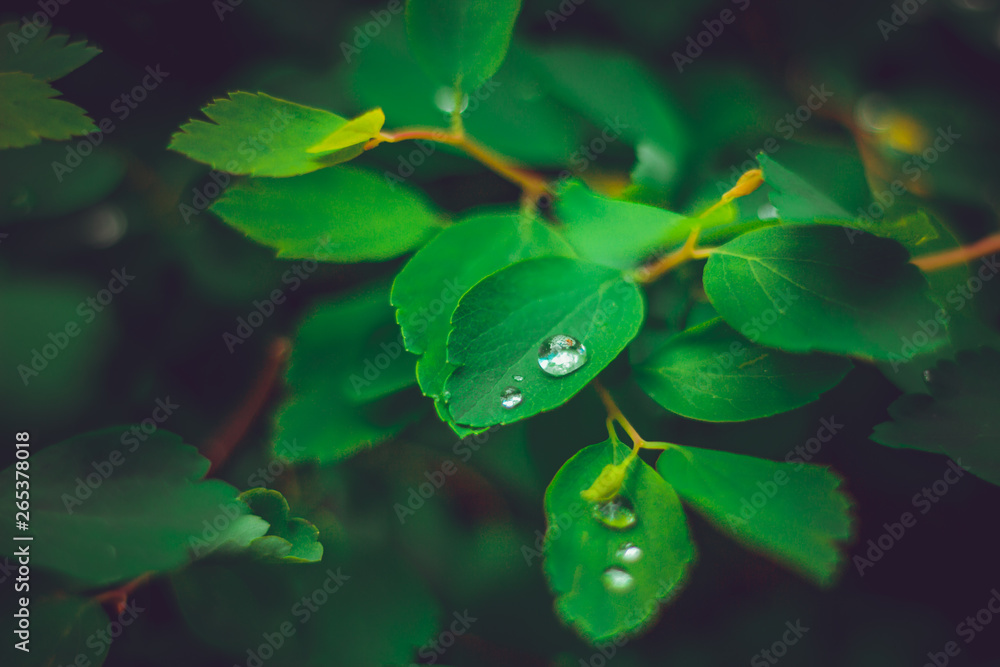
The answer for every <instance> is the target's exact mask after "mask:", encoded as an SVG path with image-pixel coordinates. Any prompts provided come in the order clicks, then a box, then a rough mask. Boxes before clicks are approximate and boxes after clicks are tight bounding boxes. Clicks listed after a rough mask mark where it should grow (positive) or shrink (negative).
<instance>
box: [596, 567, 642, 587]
mask: <svg viewBox="0 0 1000 667" xmlns="http://www.w3.org/2000/svg"><path fill="white" fill-rule="evenodd" d="M601 581H603V582H604V587H605V588H607V589H608V590H609V591H613V592H615V593H624V592H626V591H628V590H630V589H631V588H632V586H633V585H635V579H634V578H633V577H632V575H631V574H629V573H628V572H626V571H625V570H623V569H621V568H618V567H609V568H608V569H606V570H605V571H604V574H602V575H601Z"/></svg>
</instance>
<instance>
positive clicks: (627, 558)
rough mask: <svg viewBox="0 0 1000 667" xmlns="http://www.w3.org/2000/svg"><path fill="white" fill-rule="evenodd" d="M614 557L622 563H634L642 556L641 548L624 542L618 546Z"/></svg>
mask: <svg viewBox="0 0 1000 667" xmlns="http://www.w3.org/2000/svg"><path fill="white" fill-rule="evenodd" d="M615 557H616V558H618V559H619V560H620V561H621V562H623V563H635V562H636V561H638V560H639V559H640V558H642V549H640V548H639V547H637V546H635V545H634V544H632V543H631V542H626V543H625V544H623V545H621V546H620V547H618V551H616V552H615Z"/></svg>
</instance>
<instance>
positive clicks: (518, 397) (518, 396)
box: [500, 387, 524, 410]
mask: <svg viewBox="0 0 1000 667" xmlns="http://www.w3.org/2000/svg"><path fill="white" fill-rule="evenodd" d="M523 400H524V394H522V393H521V390H520V389H517V388H515V387H507V388H506V389H504V390H503V392H502V393H501V394H500V405H502V406H504V407H505V408H507V409H508V410H510V409H511V408H516V407H517V406H519V405H521V401H523Z"/></svg>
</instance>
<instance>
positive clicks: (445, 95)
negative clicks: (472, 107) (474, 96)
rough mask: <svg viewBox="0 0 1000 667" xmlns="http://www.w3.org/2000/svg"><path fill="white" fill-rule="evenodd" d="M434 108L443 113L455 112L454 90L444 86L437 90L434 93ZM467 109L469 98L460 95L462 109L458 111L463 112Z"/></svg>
mask: <svg viewBox="0 0 1000 667" xmlns="http://www.w3.org/2000/svg"><path fill="white" fill-rule="evenodd" d="M434 106H436V107H437V108H438V109H440V110H441V111H443V112H445V113H451V112H452V111H454V110H455V90H454V89H453V88H449V87H447V86H444V87H443V88H438V89H437V92H436V93H434ZM468 107H469V96H468V95H462V108H461V109H460V110H459V111H465V110H466V109H467V108H468Z"/></svg>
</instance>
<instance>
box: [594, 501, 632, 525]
mask: <svg viewBox="0 0 1000 667" xmlns="http://www.w3.org/2000/svg"><path fill="white" fill-rule="evenodd" d="M593 514H594V518H595V519H597V520H598V521H600V522H601V523H603V524H604V525H605V526H607V527H608V528H614V529H615V530H625V529H626V528H631V527H632V526H634V525H635V522H636V517H635V512H633V511H632V508H631V507H629V506H628V505H627V504H625V501H624V500H623V499H622V498H615V499H614V500H609V501H608V502H606V503H601V504H600V505H594V509H593Z"/></svg>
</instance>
